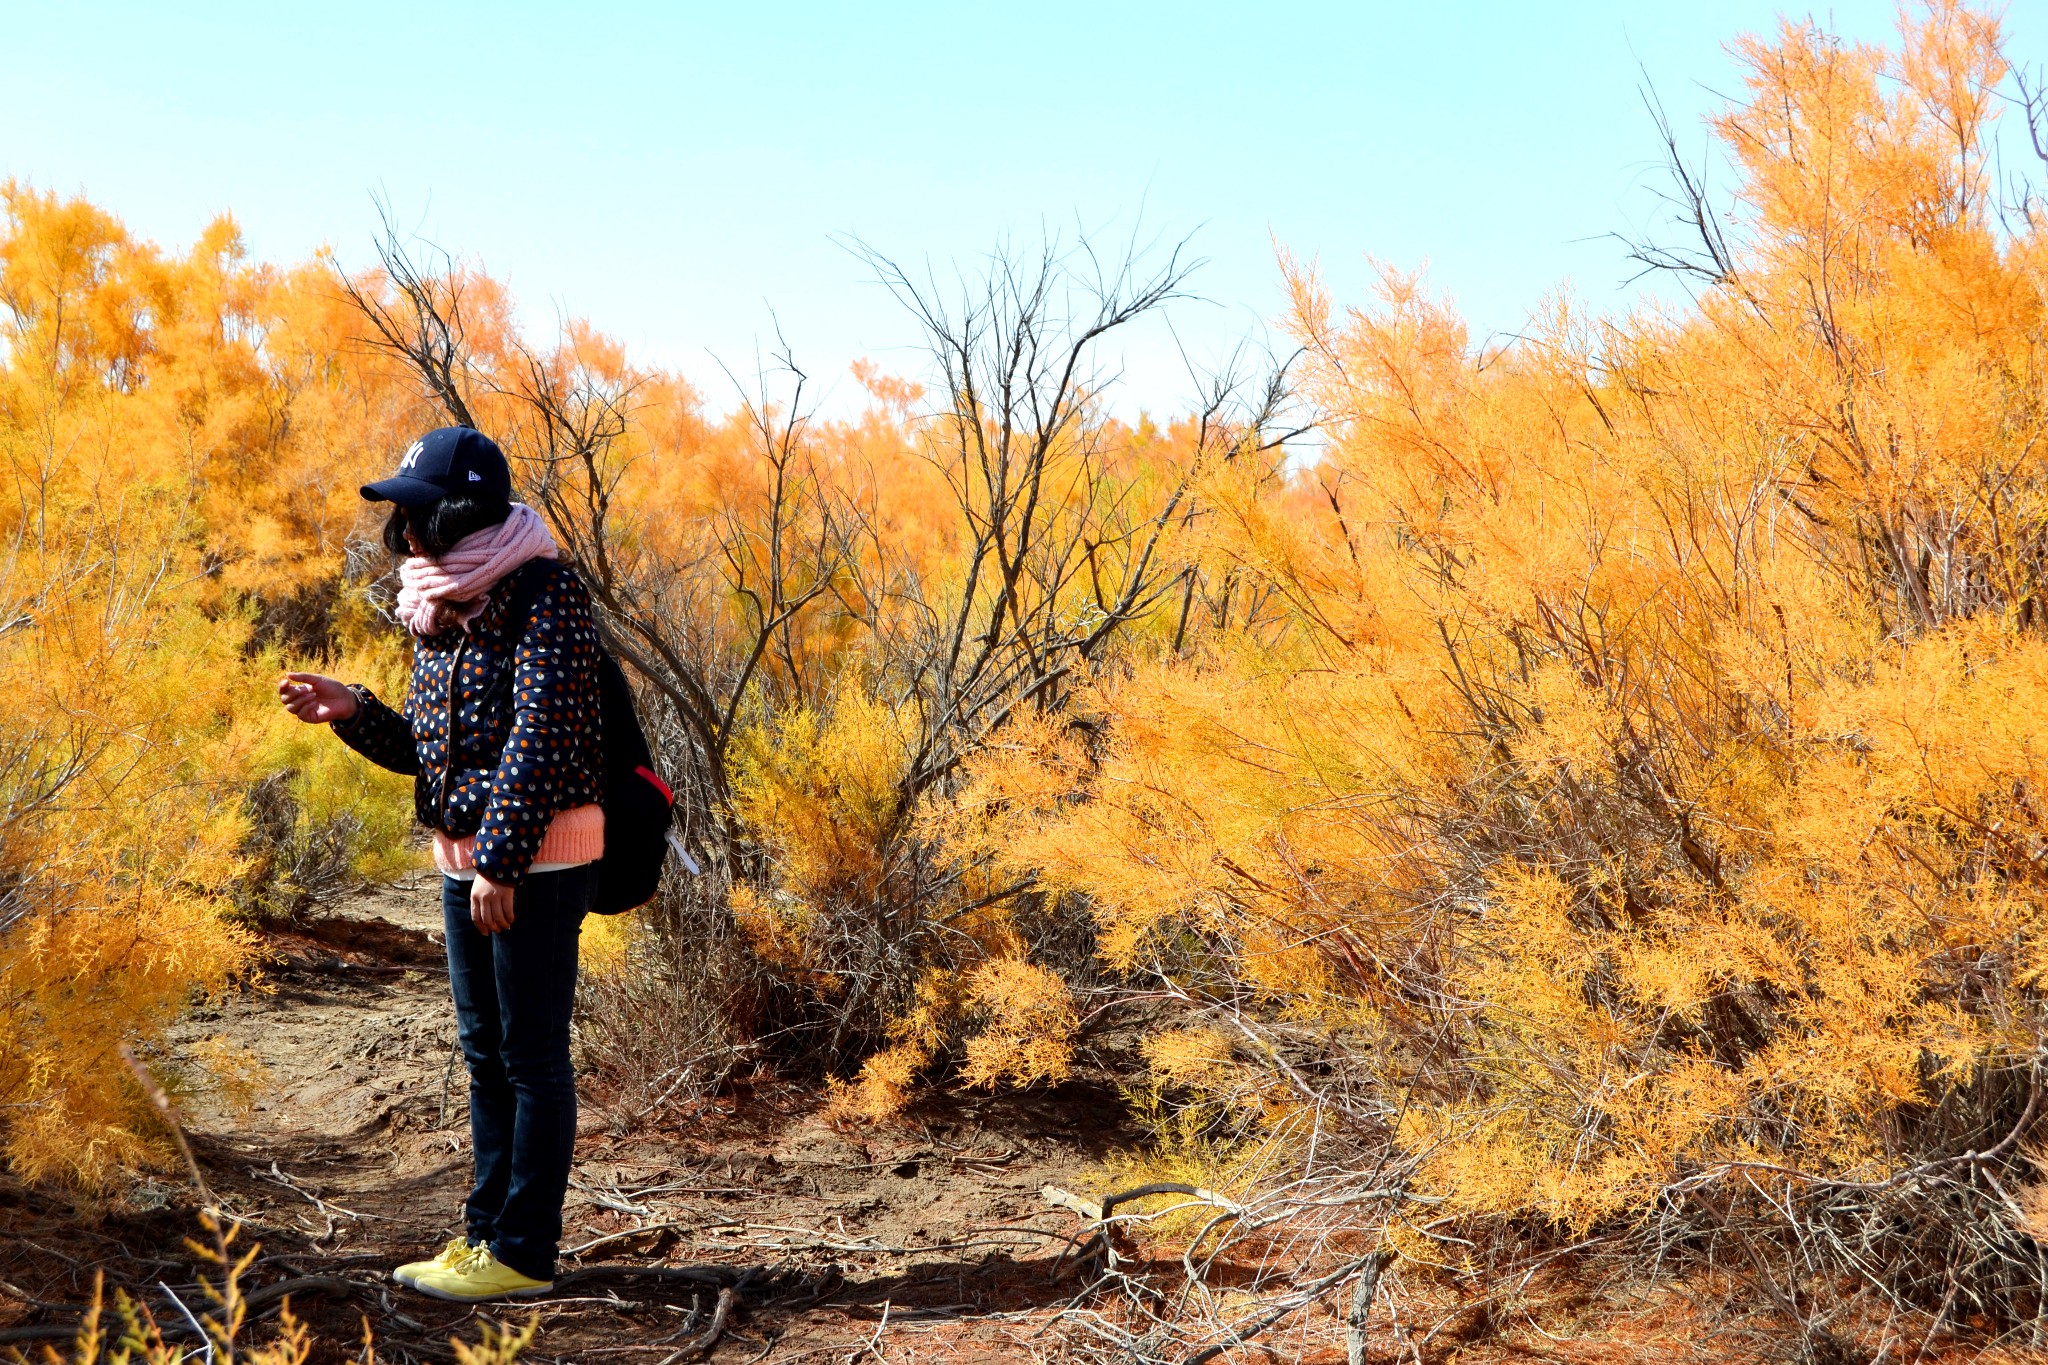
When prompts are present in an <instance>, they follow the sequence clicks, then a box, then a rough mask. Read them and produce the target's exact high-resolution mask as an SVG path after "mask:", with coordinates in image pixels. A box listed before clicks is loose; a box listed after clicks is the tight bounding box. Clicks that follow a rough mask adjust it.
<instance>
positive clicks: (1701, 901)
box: [962, 2, 2048, 1240]
mask: <svg viewBox="0 0 2048 1365" xmlns="http://www.w3.org/2000/svg"><path fill="white" fill-rule="evenodd" d="M1738 51H1739V54H1740V55H1741V57H1742V59H1743V60H1744V62H1745V63H1746V65H1747V68H1748V83H1749V89H1748V95H1747V97H1746V98H1745V99H1744V100H1743V101H1742V102H1740V103H1739V104H1737V105H1736V106H1734V107H1733V108H1731V109H1730V110H1729V111H1728V112H1727V113H1726V114H1725V115H1723V116H1722V117H1721V118H1719V119H1718V120H1717V121H1716V123H1715V128H1716V130H1717V132H1718V134H1719V135H1720V137H1721V139H1722V141H1723V143H1724V144H1725V146H1726V147H1727V148H1728V150H1729V152H1730V153H1731V155H1732V156H1733V158H1734V160H1735V162H1736V164H1737V166H1738V167H1739V169H1740V171H1741V174H1742V183H1741V189H1740V191H1739V194H1738V198H1737V216H1736V220H1735V222H1734V224H1733V226H1732V232H1731V236H1730V238H1729V240H1730V241H1732V242H1733V243H1734V245H1733V246H1730V247H1728V248H1727V252H1728V258H1727V259H1726V260H1725V262H1724V263H1723V266H1724V268H1715V267H1709V268H1708V269H1709V272H1710V273H1711V274H1713V275H1714V278H1712V279H1711V280H1709V281H1708V282H1707V283H1706V284H1705V285H1704V288H1703V292H1702V294H1701V296H1700V298H1699V301H1698V303H1697V306H1695V307H1692V308H1689V309H1685V310H1682V311H1678V312H1673V313H1668V314H1664V313H1645V314H1641V315H1638V316H1634V317H1630V318H1623V319H1592V318H1589V317H1586V316H1584V315H1583V314H1582V313H1581V312H1580V311H1579V310H1578V309H1576V308H1575V307H1574V306H1572V305H1571V304H1570V303H1568V302H1560V303H1557V304H1555V305H1553V306H1551V307H1550V308H1548V309H1547V310H1546V311H1545V312H1544V313H1543V314H1542V315H1541V316H1539V317H1538V318H1536V319H1535V320H1534V322H1533V323H1532V325H1531V326H1530V328H1529V329H1528V332H1527V335H1526V337H1525V338H1524V339H1522V340H1519V341H1517V342H1515V343H1514V344H1512V345H1508V346H1495V347H1489V348H1487V349H1485V350H1483V351H1480V350H1475V348H1474V347H1473V345H1472V343H1471V341H1470V339H1469V337H1468V334H1467V332H1466V329H1465V326H1464V323H1463V322H1462V320H1461V319H1460V318H1459V317H1458V316H1457V315H1456V314H1455V313H1454V312H1452V311H1451V310H1450V309H1449V308H1448V307H1446V306H1444V305H1443V304H1441V303H1439V302H1437V301H1435V300H1434V299H1432V298H1431V297H1430V296H1429V294H1428V293H1427V292H1426V290H1425V289H1424V287H1423V286H1422V284H1421V283H1420V281H1418V280H1417V279H1414V278H1411V277H1407V276H1403V275H1400V274H1398V273H1396V272H1393V271H1387V272H1385V273H1384V274H1383V276H1382V279H1381V285H1380V289H1379V294H1378V297H1377V299H1376V300H1375V301H1374V302H1373V304H1372V305H1371V306H1369V307H1365V308H1361V309H1357V310H1354V311H1351V312H1348V313H1344V314H1339V313H1338V312H1337V311H1336V309H1335V308H1334V307H1333V305H1332V302H1331V300H1330V299H1329V298H1328V296H1327V295H1326V294H1325V292H1324V291H1323V289H1322V287H1321V285H1320V284H1319V282H1318V281H1317V280H1316V279H1315V277H1314V276H1313V275H1312V274H1310V273H1309V272H1307V271H1306V270H1303V269H1301V268H1299V267H1290V270H1289V281H1290V285H1291V288H1292V291H1293V308H1292V325H1293V328H1294V331H1295V334H1296V335H1297V337H1298V338H1299V340H1300V341H1301V343H1302V345H1303V346H1304V347H1305V348H1306V360H1307V373H1306V388H1307V392H1308V395H1309V396H1310V397H1311V398H1312V399H1313V401H1314V402H1315V404H1316V405H1317V407H1318V409H1319V410H1320V411H1321V412H1322V413H1323V414H1325V416H1326V419H1327V422H1328V429H1329V431H1330V434H1331V437H1332V440H1331V444H1330V446H1329V449H1328V453H1327V455H1326V456H1325V457H1324V458H1323V459H1322V460H1320V461H1319V462H1318V463H1316V464H1315V465H1313V466H1312V467H1308V468H1305V469H1301V470H1298V471H1290V470H1288V469H1286V468H1285V467H1284V466H1282V465H1279V464H1273V463H1269V464H1267V465H1266V466H1264V467H1262V468H1258V469H1252V468H1247V467H1243V466H1242V465H1234V466H1230V467H1225V468H1221V469H1218V470H1217V471H1215V472H1214V473H1213V474H1212V475H1211V476H1210V477H1209V478H1208V480H1207V482H1206V483H1205V485H1204V487H1203V490H1202V492H1203V496H1204V503H1205V505H1206V506H1207V507H1208V508H1209V509H1210V511H1211V515H1210V517H1209V518H1208V519H1207V521H1206V524H1205V529H1204V531H1203V533H1202V545H1201V547H1200V549H1199V552H1198V554H1199V558H1200V561H1201V562H1202V563H1203V565H1204V566H1205V569H1206V571H1207V572H1208V573H1209V574H1210V576H1211V581H1212V582H1219V581H1224V580H1228V581H1229V582H1230V583H1231V584H1232V585H1234V590H1235V591H1236V592H1237V594H1238V600H1239V602H1240V603H1241V604H1242V607H1241V610H1240V611H1239V613H1238V614H1237V615H1234V616H1232V617H1230V618H1228V619H1227V620H1225V621H1224V622H1223V623H1222V624H1221V625H1220V627H1218V628H1213V629H1211V630H1209V631H1208V632H1207V633H1206V634H1205V635H1204V636H1202V638H1200V639H1199V641H1198V642H1197V644H1196V646H1195V647H1194V648H1192V649H1191V650H1190V651H1188V652H1187V653H1186V654H1185V655H1184V656H1182V657H1167V658H1160V659H1157V660H1154V661H1146V662H1140V663H1138V664H1136V666H1134V667H1133V668H1132V669H1131V670H1130V671H1129V672H1128V673H1123V674H1110V675H1107V676H1104V677H1102V678H1101V679H1100V680H1099V682H1098V685H1097V689H1096V692H1095V696H1094V699H1093V702H1092V706H1093V708H1094V709H1095V710H1096V711H1097V712H1098V713H1099V715H1100V716H1101V717H1102V718H1103V720H1104V722H1105V723H1106V730H1107V734H1108V739H1107V741H1106V743H1105V744H1101V745H1096V746H1094V747H1093V748H1092V749H1091V748H1090V747H1088V746H1084V745H1083V744H1082V743H1081V739H1080V737H1079V736H1078V735H1076V734H1074V733H1073V732H1070V731H1068V730H1066V729H1065V728H1064V727H1062V726H1060V725H1058V724H1055V723H1048V724H1045V725H1043V726H1040V727H1039V728H1036V729H1033V728H1026V727H1020V728H1019V729H1017V730H1016V731H1015V732H1013V734H1012V735H1011V736H1009V737H1008V740H1007V743H1005V744H999V745H997V746H993V747H992V748H990V749H989V750H988V751H986V752H984V753H983V754H981V755H980V756H978V757H977V758H976V759H975V760H973V762H972V764H971V768H972V774H973V775H972V781H971V782H970V785H969V788H968V790H967V792H966V793H965V794H964V796H963V800H962V809H963V810H966V811H972V812H981V813H986V812H995V813H996V814H995V815H994V816H993V817H991V818H990V819H989V820H988V823H986V824H984V825H974V824H972V823H971V822H970V823H969V824H968V825H967V830H968V833H967V834H965V835H963V837H965V838H967V839H968V841H969V846H970V847H972V848H974V849H975V850H977V851H978V852H980V853H981V854H983V855H984V856H988V857H992V858H996V859H998V860H999V861H1000V862H1001V864H1002V865H1003V866H1005V867H1006V868H1008V869H1010V870H1012V871H1014V872H1016V873H1019V874H1022V873H1026V872H1031V873H1036V874H1037V875H1039V876H1040V877H1041V878H1042V879H1043V880H1044V882H1045V883H1046V884H1048V885H1050V886H1051V887H1053V888H1057V889H1064V890H1069V891H1072V892H1076V893H1080V894H1085V895H1086V896H1087V897H1089V898H1090V900H1091V902H1092V904H1093V905H1094V907H1095V912H1096V914H1097V916H1098V919H1099V922H1100V925H1101V932H1102V943H1103V948H1104V952H1105V954H1106V955H1107V956H1108V958H1109V959H1110V960H1111V961H1112V962H1113V963H1115V964H1116V965H1118V966H1120V967H1123V968H1125V969H1126V970H1140V969H1150V970H1154V971H1158V972H1162V973H1164V974H1165V975H1166V976H1167V977H1168V978H1169V979H1171V980H1173V981H1175V982H1177V983H1178V985H1179V987H1180V988H1181V989H1183V990H1185V991H1189V992H1191V993H1192V994H1193V995H1195V996H1196V997H1197V998H1200V997H1202V996H1204V995H1205V994H1209V993H1212V992H1220V994H1221V996H1222V997H1223V998H1225V999H1235V998H1237V997H1236V994H1235V992H1237V991H1238V990H1240V989H1249V990H1250V991H1251V992H1253V994H1254V996H1255V997H1256V998H1259V999H1262V1000H1264V1001H1265V1002H1267V1007H1268V1008H1269V1009H1270V1010H1273V1011H1277V1012H1278V1013H1279V1015H1280V1016H1282V1017H1286V1018H1291V1019H1294V1020H1297V1021H1303V1020H1313V1021H1315V1023H1316V1027H1317V1029H1318V1030H1319V1031H1320V1033H1321V1034H1322V1036H1324V1037H1325V1038H1326V1039H1327V1040H1328V1044H1329V1046H1331V1047H1332V1048H1333V1049H1334V1050H1335V1052H1336V1054H1337V1055H1339V1056H1343V1057H1345V1058H1348V1059H1349V1062H1350V1064H1353V1065H1356V1066H1358V1067H1361V1068H1363V1069H1364V1070H1365V1071H1366V1073H1367V1074H1368V1075H1369V1076H1370V1077H1371V1079H1372V1082H1373V1083H1374V1084H1376V1085H1378V1086H1381V1087H1384V1091H1383V1093H1384V1094H1386V1095H1387V1096H1388V1097H1389V1098H1388V1099H1387V1101H1386V1103H1387V1106H1388V1113H1389V1118H1388V1121H1389V1122H1392V1123H1394V1124H1396V1126H1397V1132H1398V1137H1399V1140H1400V1143H1401V1144H1402V1146H1403V1147H1404V1148H1405V1150H1406V1152H1407V1153H1408V1154H1409V1158H1410V1159H1411V1160H1412V1161H1413V1162H1414V1163H1415V1168H1416V1171H1417V1177H1416V1178H1417V1180H1418V1182H1419V1183H1418V1186H1417V1188H1418V1190H1419V1191H1420V1192H1421V1193H1424V1194H1426V1195H1429V1196H1431V1197H1434V1198H1437V1199H1441V1200H1443V1201H1447V1204H1448V1207H1449V1209H1451V1210H1453V1211H1458V1212H1463V1213H1469V1214H1498V1215H1526V1214H1537V1215H1542V1216H1544V1217H1548V1218H1553V1219H1557V1220H1560V1221H1561V1222H1563V1223H1566V1224H1569V1225H1572V1226H1575V1227H1580V1228H1583V1227H1586V1226H1589V1225H1591V1224H1592V1223H1594V1222H1595V1221H1597V1220H1600V1219H1602V1218H1606V1217H1609V1216H1611V1215H1615V1214H1618V1213H1624V1212H1631V1211H1641V1210H1644V1209H1647V1208H1649V1207H1652V1206H1653V1205H1654V1204H1655V1202H1656V1201H1657V1200H1658V1199H1659V1198H1660V1197H1661V1196H1662V1195H1663V1193H1664V1192H1666V1191H1668V1190H1669V1189H1671V1188H1672V1187H1673V1186H1674V1184H1675V1183H1676V1182H1680V1181H1684V1180H1694V1181H1697V1180H1700V1179H1705V1178H1712V1177H1713V1176H1714V1175H1715V1174H1716V1173H1728V1172H1733V1171H1737V1170H1739V1169H1741V1168H1742V1167H1743V1166H1744V1164H1745V1163H1758V1164H1762V1165H1766V1166H1770V1167H1772V1168H1773V1169H1777V1168H1784V1169H1791V1170H1796V1171H1804V1172H1810V1173H1813V1175H1814V1176H1830V1177H1841V1178H1851V1179H1859V1180H1874V1181H1881V1180H1883V1179H1885V1178H1887V1177H1888V1176H1890V1175H1891V1174H1893V1173H1895V1172H1897V1171H1899V1170H1901V1169H1903V1168H1905V1167H1907V1166H1910V1165H1912V1164H1913V1163H1915V1162H1918V1161H1920V1160H1922V1159H1924V1158H1925V1157H1926V1156H1927V1155H1928V1153H1929V1150H1930V1147H1929V1144H1930V1143H1937V1142H1948V1141H1950V1140H1953V1141H1956V1142H1960V1143H1965V1144H1967V1143H1969V1142H1977V1141H1982V1142H1986V1143H1989V1142H1993V1141H1996V1140H1997V1139H1998V1138H2000V1137H2002V1136H2003V1135H2004V1132H2005V1130H2006V1128H2007V1127H2009V1126H2010V1125H2011V1123H2012V1122H2013V1121H2015V1120H2016V1119H2017V1118H2018V1116H2019V1109H2020V1106H2022V1105H2023V1104H2024V1102H2025V1097H2026V1094H2027V1082H2026V1075H2027V1068H2028V1067H2029V1065H2030V1059H2032V1058H2034V1057H2036V1056H2038V1053H2039V1048H2040V1047H2041V1045H2042V1040H2043V1037H2044V1031H2043V1025H2042V1022H2041V1015H2040V1011H2039V1007H2038V1004H2037V1002H2036V999H2035V992H2036V989H2037V983H2038V982H2039V981H2040V979H2041V974H2042V971H2043V961H2044V959H2043V958H2042V948H2041V946H2040V945H2041V943H2042V940H2043V936H2044V934H2048V915H2044V909H2048V905H2044V893H2048V880H2044V877H2043V873H2042V870H2041V866H2040V855H2041V852H2042V850H2043V849H2048V804H2044V802H2048V795H2044V793H2048V787H2044V785H2043V783H2044V782H2048V769H2044V767H2043V763H2044V754H2048V732H2044V731H2043V728H2042V720H2041V717H2042V714H2043V706H2042V698H2043V697H2044V696H2048V692H2044V691H2043V688H2044V685H2048V618H2044V615H2043V598H2042V596H2041V594H2042V592H2043V589H2044V587H2048V582H2044V577H2043V571H2042V567H2041V566H2042V564H2043V562H2044V560H2043V558H2042V556H2043V552H2044V550H2048V539H2044V528H2048V476H2044V474H2043V471H2042V466H2041V458H2040V452H2041V451H2042V449H2044V447H2048V394H2044V391H2043V387H2042V386H2043V375H2044V374H2048V341H2044V337H2048V223H2044V222H2043V221H2042V220H2041V218H2040V217H2039V216H2038V213H2035V214H2033V215H2032V216H2027V215H2020V216H2016V217H2012V216H2009V217H2008V218H2006V219H2003V220H2001V219H2000V218H1999V216H1998V215H1997V213H1996V206H1995V204H1994V203H1993V200H1992V198H1991V188H1992V187H1991V185H1990V184H1989V180H1988V175H1987V169H1986V160H1985V147H1984V137H1985V124H1986V121H1987V120H1988V118H1989V117H1990V116H1991V114H1992V112H1993V103H1992V101H1993V99H1994V96H1993V94H1992V91H1993V88H1994V87H1995V86H1996V85H1997V83H1998V82H1999V81H2000V80H2001V79H2002V77H2003V75H2004V70H2005V68H2004V63H2003V59H2002V58H2001V56H2000V54H1999V49H1998V25H1997V23H1996V21H1995V20H1993V19H1991V18H1988V17H1986V16H1984V15H1982V14H1979V13H1975V12H1972V11H1969V10H1966V9H1964V8H1962V7H1961V6H1960V5H1957V4H1954V3H1947V2H1944V3H1938V4H1936V5H1934V6H1933V7H1932V8H1931V9H1930V10H1929V11H1928V13H1927V14H1926V15H1925V16H1924V17H1923V18H1921V19H1919V20H1916V21H1914V22H1912V23H1909V24H1908V25H1907V26H1906V27H1905V29H1904V42H1903V46H1902V48H1901V50H1900V51H1898V52H1896V53H1891V52H1885V51H1881V50H1877V49H1870V48H1861V47H1852V46H1847V45H1843V44H1840V43H1838V42H1836V41H1834V40H1832V39H1830V38H1828V37H1827V36H1826V35H1824V34H1823V33H1822V32H1820V31H1819V30H1818V29H1816V28H1815V27H1813V26H1812V25H1810V24H1807V25H1793V24H1788V25H1787V26H1785V27H1784V28H1783V29H1782V30H1781V31H1780V33H1779V34H1778V36H1777V38H1776V40H1775V41H1773V42H1768V43H1766V42H1762V41H1755V40H1749V41H1745V42H1744V43H1743V44H1742V45H1741V46H1740V47H1739V49H1738ZM1191 943H1193V944H1199V945H1201V947H1200V949H1199V950H1195V949H1193V948H1191V947H1190V946H1189V945H1190V944H1191ZM1161 1047H1162V1048H1164V1044H1161ZM1184 1051H1185V1050H1183V1052H1184ZM1159 1065H1161V1066H1163V1067H1165V1068H1166V1069H1167V1070H1168V1071H1170V1072H1172V1073H1173V1074H1175V1075H1180V1076H1185V1077H1188V1078H1192V1079H1194V1080H1199V1079H1200V1078H1201V1076H1202V1075H1203V1074H1205V1073H1208V1072H1215V1071H1216V1070H1217V1069H1218V1068H1221V1067H1223V1063H1222V1062H1221V1061H1220V1060H1217V1059H1215V1058H1213V1057H1212V1056H1210V1055H1209V1054H1207V1053H1202V1054H1200V1055H1199V1056H1197V1055H1196V1054H1192V1053H1190V1054H1187V1055H1186V1056H1183V1055H1182V1052H1176V1051H1172V1050H1171V1049H1168V1050H1166V1051H1162V1052H1161V1053H1160V1060H1159ZM1227 1069H1228V1070H1229V1072H1230V1078H1229V1079H1228V1081H1223V1080H1219V1081H1217V1082H1216V1084H1218V1085H1226V1084H1237V1083H1238V1081H1239V1079H1241V1075H1242V1068H1241V1067H1238V1066H1232V1067H1229V1068H1227ZM1265 1084H1266V1086H1267V1089H1268V1093H1269V1095H1270V1096H1271V1098H1272V1104H1271V1105H1270V1106H1269V1108H1268V1114H1269V1117H1270V1118H1271V1119H1272V1120H1273V1121H1275V1122H1280V1123H1286V1122H1291V1121H1292V1118H1291V1116H1293V1115H1294V1114H1295V1113H1296V1111H1297V1110H1298V1109H1299V1105H1300V1100H1299V1097H1298V1096H1293V1095H1291V1092H1290V1085H1291V1084H1292V1082H1291V1081H1290V1080H1289V1078H1288V1076H1287V1074H1286V1073H1284V1072H1282V1071H1279V1070H1273V1071H1271V1072H1269V1073H1268V1075H1267V1078H1266V1082H1265ZM1395 1097H1399V1098H1398V1099H1396V1098H1395ZM1931 1112H1939V1113H1941V1114H1943V1115H1958V1116H1960V1115H1970V1116H1972V1117H1969V1118H1963V1117H1956V1118H1954V1119H1953V1120H1949V1119H1946V1118H1945V1119H1944V1120H1943V1121H1944V1122H1950V1121H1952V1122H1954V1123H1956V1124H1970V1123H1973V1124H1977V1125H1980V1126H1979V1127H1977V1128H1974V1129H1971V1130H1970V1131H1969V1132H1968V1133H1967V1134H1962V1133H1961V1131H1960V1130H1958V1131H1957V1132H1954V1133H1950V1132H1949V1130H1947V1129H1939V1131H1934V1130H1930V1128H1929V1125H1928V1120H1927V1118H1926V1116H1927V1115H1928V1114H1929V1113H1931ZM1937 1128H1939V1126H1938V1125H1937ZM1942 1133H1948V1136H1941V1134H1942ZM1411 1240H1412V1239H1411Z"/></svg>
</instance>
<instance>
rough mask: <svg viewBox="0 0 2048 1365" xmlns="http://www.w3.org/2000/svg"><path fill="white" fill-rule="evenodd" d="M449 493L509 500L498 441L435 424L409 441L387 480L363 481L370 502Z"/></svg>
mask: <svg viewBox="0 0 2048 1365" xmlns="http://www.w3.org/2000/svg"><path fill="white" fill-rule="evenodd" d="M450 493H481V494H483V495H484V496H486V497H499V498H503V499H505V500H506V501H507V502H509V501H511V499H512V469H511V466H509V465H507V464H506V463H505V453H504V452H503V451H501V450H499V449H498V443H497V442H496V441H493V440H492V439H491V438H490V437H488V436H486V435H484V434H483V433H482V432H480V431H477V430H475V429H474V428H471V427H438V428H436V429H435V430H433V431H430V432H428V433H427V434H426V435H424V436H422V437H420V438H419V439H418V440H417V441H414V442H413V443H412V445H411V446H409V447H408V448H407V449H406V452H405V454H404V456H403V457H401V458H400V459H399V461H398V472H397V473H396V474H393V475H392V476H391V477H390V478H388V479H379V480H377V482H375V483H366V484H364V485H363V496H364V497H366V498H368V499H369V500H370V501H371V502H395V503H397V504H398V505H399V506H400V507H421V506H424V505H426V504H427V503H430V502H438V501H440V500H441V499H442V498H445V497H447V496H448V495H449V494H450Z"/></svg>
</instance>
